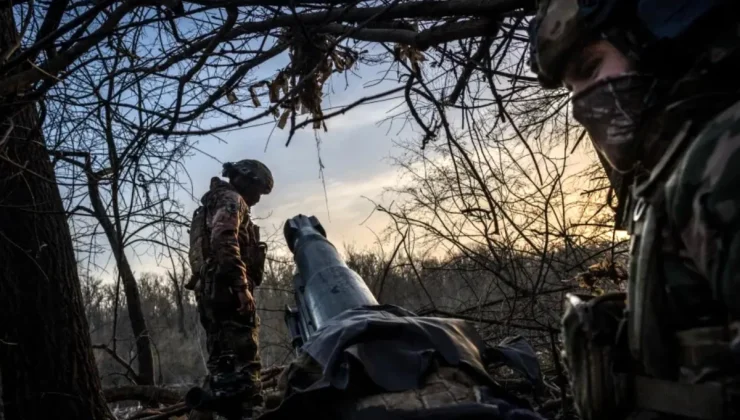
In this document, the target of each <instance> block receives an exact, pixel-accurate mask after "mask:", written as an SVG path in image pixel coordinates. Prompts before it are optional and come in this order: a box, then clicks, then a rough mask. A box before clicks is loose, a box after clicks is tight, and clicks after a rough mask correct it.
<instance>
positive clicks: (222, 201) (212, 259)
mask: <svg viewBox="0 0 740 420" xmlns="http://www.w3.org/2000/svg"><path fill="white" fill-rule="evenodd" d="M222 175H223V176H224V177H226V178H228V180H229V181H228V182H226V181H224V180H222V179H220V178H218V177H214V178H212V179H211V184H210V189H209V191H208V192H207V193H205V195H203V197H202V199H201V203H202V206H201V207H200V208H198V209H197V210H196V211H195V213H194V215H193V221H192V224H191V229H190V262H191V268H192V271H193V273H194V276H193V280H192V281H191V284H190V285H189V286H190V287H189V288H191V289H193V290H195V292H196V297H197V301H198V310H199V313H200V319H201V324H202V325H203V328H204V329H205V331H206V336H207V346H208V353H209V358H208V370H209V374H210V383H209V384H208V386H209V387H210V388H211V389H212V390H213V391H214V392H217V391H219V388H224V389H222V391H224V392H230V391H229V390H228V389H226V388H229V387H231V388H232V389H231V391H233V390H234V389H233V388H234V387H238V388H239V393H240V394H243V396H244V401H245V404H246V406H247V407H246V408H251V407H253V406H255V405H259V404H261V402H262V397H261V386H260V376H259V374H260V369H261V363H260V356H259V341H258V335H259V318H258V317H257V315H256V308H255V301H254V294H253V293H254V288H255V287H257V286H259V285H260V283H261V282H262V274H263V269H264V263H265V256H266V251H267V246H266V244H265V243H263V242H260V237H259V229H258V228H257V226H255V225H254V224H253V223H252V221H251V220H250V213H249V211H250V208H251V207H252V206H254V205H255V204H257V203H258V202H259V201H260V197H261V196H262V195H263V194H269V193H270V192H271V191H272V186H273V178H272V174H271V172H270V170H269V169H268V168H267V167H266V166H265V165H264V164H262V163H261V162H259V161H256V160H242V161H239V162H236V163H226V164H224V165H223V173H222Z"/></svg>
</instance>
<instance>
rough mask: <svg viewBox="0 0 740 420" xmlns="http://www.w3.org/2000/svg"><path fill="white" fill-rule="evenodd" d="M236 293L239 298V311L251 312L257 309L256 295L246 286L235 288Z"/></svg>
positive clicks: (243, 312)
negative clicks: (255, 303) (255, 304)
mask: <svg viewBox="0 0 740 420" xmlns="http://www.w3.org/2000/svg"><path fill="white" fill-rule="evenodd" d="M234 293H236V296H237V297H238V298H239V309H238V311H239V313H241V314H245V315H246V314H250V313H253V312H254V310H255V306H254V297H253V296H252V293H251V292H250V291H249V290H248V289H247V287H246V286H243V287H239V288H235V289H234Z"/></svg>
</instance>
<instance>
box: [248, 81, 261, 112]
mask: <svg viewBox="0 0 740 420" xmlns="http://www.w3.org/2000/svg"><path fill="white" fill-rule="evenodd" d="M255 87H256V86H252V87H251V88H249V94H250V95H251V96H252V103H253V104H254V106H255V107H259V106H262V104H261V103H260V99H259V98H258V97H257V92H255V91H254V88H255Z"/></svg>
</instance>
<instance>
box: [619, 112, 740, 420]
mask: <svg viewBox="0 0 740 420" xmlns="http://www.w3.org/2000/svg"><path fill="white" fill-rule="evenodd" d="M708 99H711V101H712V103H711V104H710V103H702V102H703V101H706V100H708ZM717 100H718V99H717V98H698V99H697V101H695V102H686V103H684V104H683V107H684V108H685V109H686V110H687V112H688V111H691V112H694V113H697V112H701V111H696V110H697V109H705V110H706V109H711V108H712V107H718V108H720V109H722V105H720V104H721V103H720V104H718V103H717ZM728 100H730V99H728ZM706 112H709V113H711V111H706ZM676 113H677V115H683V114H682V112H678V111H677V112H676ZM674 120H675V118H674ZM704 122H706V121H704V120H702V119H701V118H697V120H696V122H695V121H692V119H691V118H687V119H685V120H684V123H683V124H682V125H680V126H678V128H677V130H675V134H674V136H673V141H672V143H671V145H670V147H669V148H668V150H667V151H666V153H665V155H664V156H663V159H662V160H661V161H660V162H659V163H658V165H657V166H656V167H655V168H654V170H653V171H652V173H651V175H650V178H649V179H647V180H645V181H644V182H642V183H640V184H637V185H635V187H634V191H633V197H632V199H633V200H634V205H633V211H632V218H631V221H630V226H629V232H630V234H631V241H630V275H629V289H628V293H627V296H628V298H627V323H626V327H627V331H626V336H627V337H626V338H627V342H628V343H629V353H630V354H631V356H632V359H633V360H635V361H636V362H637V366H636V367H635V368H634V370H633V372H632V373H631V376H632V378H631V379H632V380H631V383H632V388H633V389H632V395H633V396H634V404H635V406H636V408H638V409H642V410H648V411H654V412H658V413H663V414H666V415H669V416H670V415H673V416H683V417H685V418H693V419H706V420H720V419H731V418H740V411H739V410H738V407H739V405H738V403H739V402H740V399H738V397H740V387H738V386H737V384H735V382H736V381H737V379H736V378H735V377H734V374H735V372H733V371H734V370H735V368H734V366H733V365H734V361H733V357H734V356H733V354H732V350H731V347H730V342H729V340H728V337H730V336H731V334H730V333H729V331H730V330H731V328H732V326H731V325H729V324H728V321H727V320H728V314H727V313H726V312H725V311H724V310H723V309H722V306H723V305H722V304H721V302H719V301H717V300H716V297H714V296H713V293H712V289H711V286H710V284H709V282H708V280H707V279H705V278H703V277H702V276H701V275H699V274H698V273H697V272H696V271H695V270H693V269H692V267H691V266H690V264H691V262H690V261H687V260H686V259H685V258H683V257H682V256H681V252H680V251H681V249H682V247H683V246H684V245H683V243H682V240H681V238H678V237H675V236H674V234H675V233H674V227H671V226H669V225H668V219H667V216H668V212H667V208H666V202H665V199H666V191H665V185H666V182H668V181H669V179H670V176H671V174H672V172H673V171H674V170H675V167H676V165H677V164H678V162H679V161H680V159H681V157H682V156H683V154H684V152H685V151H686V149H687V148H688V147H689V145H690V144H691V141H692V140H693V139H694V138H696V136H697V135H698V131H699V130H700V129H701V128H703V126H704V124H703V123H704Z"/></svg>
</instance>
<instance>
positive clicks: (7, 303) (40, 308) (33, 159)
mask: <svg viewBox="0 0 740 420" xmlns="http://www.w3.org/2000/svg"><path fill="white" fill-rule="evenodd" d="M17 38H18V34H17V32H16V26H15V22H14V19H13V16H12V10H11V9H10V8H0V51H7V49H8V48H9V47H10V46H11V45H14V43H15V41H16V40H17ZM0 142H1V143H0V256H2V260H3V261H2V264H0V340H1V341H0V371H2V391H3V392H2V400H3V408H4V417H5V419H6V420H35V419H95V420H100V419H112V418H113V416H112V415H111V413H110V411H109V410H108V407H107V406H106V404H105V401H104V399H103V394H102V391H101V385H100V379H99V377H98V371H97V368H96V366H95V360H94V358H93V354H92V350H91V347H90V335H89V328H88V323H87V320H86V319H85V312H84V308H83V303H82V293H81V292H80V282H79V278H78V276H77V262H76V261H75V255H74V250H73V247H72V238H71V235H70V232H69V225H68V224H67V220H66V217H65V215H64V209H63V207H62V199H61V196H60V194H59V189H58V188H57V184H56V179H55V176H54V171H53V168H52V165H51V162H50V160H49V156H48V153H47V150H46V148H45V144H44V138H43V136H42V135H41V130H40V127H38V113H37V110H36V107H35V105H34V104H30V105H29V104H23V103H22V102H20V101H16V100H15V98H0Z"/></svg>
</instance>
